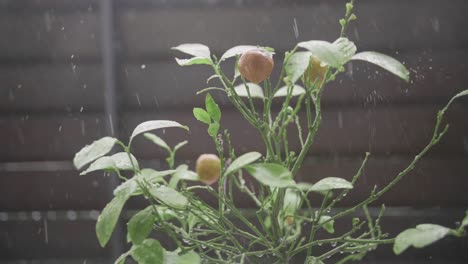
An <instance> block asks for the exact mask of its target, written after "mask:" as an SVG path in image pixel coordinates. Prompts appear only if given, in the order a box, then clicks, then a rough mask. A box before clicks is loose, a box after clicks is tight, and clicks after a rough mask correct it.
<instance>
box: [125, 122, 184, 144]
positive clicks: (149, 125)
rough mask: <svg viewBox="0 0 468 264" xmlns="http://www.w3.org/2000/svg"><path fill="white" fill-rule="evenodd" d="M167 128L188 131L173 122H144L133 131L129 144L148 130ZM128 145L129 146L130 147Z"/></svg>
mask: <svg viewBox="0 0 468 264" xmlns="http://www.w3.org/2000/svg"><path fill="white" fill-rule="evenodd" d="M169 127H180V128H183V129H185V130H189V129H188V127H186V126H183V125H181V124H179V123H177V122H175V121H171V120H151V121H146V122H143V123H141V124H139V125H138V126H137V127H136V128H135V129H134V130H133V133H132V135H131V136H130V143H131V142H132V140H133V139H134V138H135V137H136V136H137V135H139V134H141V133H145V132H148V131H150V130H155V129H161V128H169ZM130 143H129V145H130Z"/></svg>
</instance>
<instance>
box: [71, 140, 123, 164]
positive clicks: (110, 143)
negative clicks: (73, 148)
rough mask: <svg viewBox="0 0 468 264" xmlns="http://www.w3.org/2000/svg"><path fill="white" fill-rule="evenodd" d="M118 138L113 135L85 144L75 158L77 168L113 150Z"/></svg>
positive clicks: (74, 162)
mask: <svg viewBox="0 0 468 264" xmlns="http://www.w3.org/2000/svg"><path fill="white" fill-rule="evenodd" d="M116 142H117V139H115V138H112V137H103V138H101V139H99V140H96V141H94V142H93V143H92V144H90V145H87V146H85V147H84V148H82V149H81V150H80V151H79V152H78V153H76V154H75V157H74V158H73V165H75V168H77V169H81V168H82V167H83V166H84V165H86V164H88V163H90V162H92V161H94V160H96V159H98V158H100V157H102V156H104V155H106V154H107V153H109V151H111V150H112V148H113V147H114V145H115V143H116Z"/></svg>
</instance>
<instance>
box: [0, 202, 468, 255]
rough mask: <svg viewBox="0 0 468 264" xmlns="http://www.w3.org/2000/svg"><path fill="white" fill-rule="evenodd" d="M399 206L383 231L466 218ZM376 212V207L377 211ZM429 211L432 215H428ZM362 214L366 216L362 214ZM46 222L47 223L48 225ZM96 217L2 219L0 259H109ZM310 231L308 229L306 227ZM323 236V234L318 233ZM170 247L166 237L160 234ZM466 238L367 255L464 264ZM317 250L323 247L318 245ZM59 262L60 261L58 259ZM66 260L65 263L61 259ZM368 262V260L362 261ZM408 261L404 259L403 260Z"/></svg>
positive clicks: (340, 224) (344, 225)
mask: <svg viewBox="0 0 468 264" xmlns="http://www.w3.org/2000/svg"><path fill="white" fill-rule="evenodd" d="M398 210H399V209H393V208H388V209H387V215H384V217H383V218H382V222H381V223H382V226H383V230H385V231H386V232H389V233H390V234H391V236H394V235H395V234H397V233H398V232H400V231H401V230H403V229H405V228H408V227H412V226H414V225H416V224H418V223H436V224H441V225H446V226H449V227H453V226H454V222H455V221H458V220H459V219H461V217H463V214H464V210H463V209H456V210H453V209H452V210H447V209H443V210H440V209H431V210H414V211H413V210H412V212H417V213H416V214H411V215H405V214H404V212H408V210H402V214H399V215H396V216H392V212H394V211H398ZM375 211H377V210H375ZM427 212H429V214H426V213H427ZM360 217H363V216H362V215H360ZM350 220H351V219H349V218H347V219H343V220H342V221H340V222H338V223H336V228H335V229H336V234H340V233H342V232H343V231H345V230H347V228H348V224H349V223H350ZM45 223H47V224H45ZM45 225H47V235H48V237H47V239H46V237H45V231H44V230H45ZM94 225H95V220H91V219H90V220H79V219H77V220H74V221H70V220H49V219H40V220H39V221H31V220H24V221H6V222H1V221H0V260H1V261H5V260H10V261H12V260H15V259H16V260H18V261H19V260H27V259H43V260H47V259H64V260H66V259H69V258H82V262H81V263H83V261H86V260H85V259H87V258H90V259H93V258H108V261H109V262H104V263H113V260H111V259H110V257H109V247H106V248H104V249H103V248H100V246H99V245H98V242H97V238H96V236H95V234H94ZM305 232H307V230H305ZM319 236H320V237H323V234H319ZM157 237H158V238H159V239H160V240H161V241H162V242H163V244H164V245H166V247H167V238H164V237H161V236H157ZM466 242H467V239H466V238H458V239H457V238H446V239H444V240H442V241H440V242H437V243H435V244H434V245H431V246H429V247H427V248H424V249H418V250H415V249H409V250H408V251H407V252H405V253H404V254H402V255H401V256H395V255H393V253H392V251H391V246H381V247H380V248H379V249H378V250H377V251H376V252H371V253H370V254H369V256H368V257H367V258H366V261H369V263H386V261H387V263H400V262H399V261H407V262H408V263H418V261H422V260H426V261H427V260H428V259H430V260H431V263H433V261H434V263H437V261H439V262H440V261H445V262H443V263H450V262H451V261H455V262H454V263H463V262H460V261H462V260H466V259H467V257H468V256H467V250H466V249H467V248H466V247H467V243H466ZM25 248H27V249H28V250H24V249H25ZM316 250H320V248H319V247H317V248H316ZM56 263H60V262H56ZM61 263H65V262H61ZM363 263H366V262H363ZM403 263H405V262H403Z"/></svg>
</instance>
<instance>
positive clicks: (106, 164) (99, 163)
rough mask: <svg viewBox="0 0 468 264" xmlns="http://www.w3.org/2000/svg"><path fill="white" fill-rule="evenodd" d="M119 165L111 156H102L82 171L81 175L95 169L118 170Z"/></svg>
mask: <svg viewBox="0 0 468 264" xmlns="http://www.w3.org/2000/svg"><path fill="white" fill-rule="evenodd" d="M116 169H117V166H116V165H115V163H114V160H112V158H111V157H101V158H99V159H97V160H95V161H94V162H93V163H91V165H89V167H88V169H86V170H84V171H82V172H81V173H80V175H86V174H88V173H90V172H93V171H98V170H116Z"/></svg>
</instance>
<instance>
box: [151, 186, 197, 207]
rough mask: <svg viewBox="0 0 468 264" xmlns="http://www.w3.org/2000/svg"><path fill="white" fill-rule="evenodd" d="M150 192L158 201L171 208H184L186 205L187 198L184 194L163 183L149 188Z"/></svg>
mask: <svg viewBox="0 0 468 264" xmlns="http://www.w3.org/2000/svg"><path fill="white" fill-rule="evenodd" d="M151 194H152V195H153V196H154V197H155V198H156V199H158V200H159V201H160V202H162V203H164V204H165V205H167V206H169V207H171V208H175V209H184V208H185V207H187V205H188V200H187V198H185V196H183V195H182V194H180V193H179V192H178V191H176V190H174V189H172V188H169V187H166V186H164V185H159V186H155V187H153V188H151Z"/></svg>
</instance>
